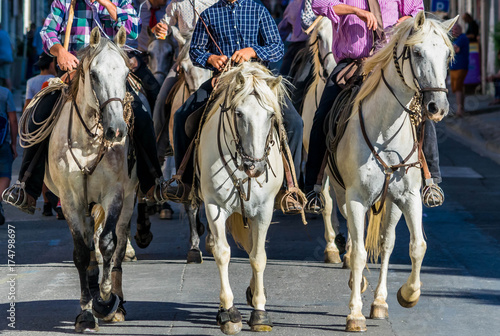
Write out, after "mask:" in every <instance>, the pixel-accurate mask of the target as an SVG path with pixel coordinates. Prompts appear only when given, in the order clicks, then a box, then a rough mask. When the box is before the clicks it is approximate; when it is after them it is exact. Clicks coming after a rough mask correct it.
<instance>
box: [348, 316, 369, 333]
mask: <svg viewBox="0 0 500 336" xmlns="http://www.w3.org/2000/svg"><path fill="white" fill-rule="evenodd" d="M345 331H348V332H360V331H366V319H365V317H364V316H361V317H350V315H349V316H347V323H346V325H345Z"/></svg>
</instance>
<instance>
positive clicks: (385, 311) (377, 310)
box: [370, 303, 389, 320]
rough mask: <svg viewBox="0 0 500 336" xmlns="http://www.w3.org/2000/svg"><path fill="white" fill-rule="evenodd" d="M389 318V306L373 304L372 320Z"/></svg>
mask: <svg viewBox="0 0 500 336" xmlns="http://www.w3.org/2000/svg"><path fill="white" fill-rule="evenodd" d="M388 317H389V306H388V305H387V303H386V304H375V303H372V307H371V309H370V318H371V319H374V320H384V319H386V318H388Z"/></svg>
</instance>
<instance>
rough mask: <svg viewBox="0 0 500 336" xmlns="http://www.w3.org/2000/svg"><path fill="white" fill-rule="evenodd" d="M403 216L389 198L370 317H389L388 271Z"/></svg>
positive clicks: (383, 223) (383, 224)
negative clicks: (399, 222)
mask: <svg viewBox="0 0 500 336" xmlns="http://www.w3.org/2000/svg"><path fill="white" fill-rule="evenodd" d="M400 218H401V210H400V209H399V208H398V207H397V206H396V205H395V204H394V203H392V202H390V201H389V200H387V202H386V212H385V216H384V218H383V219H382V221H383V222H382V230H381V232H380V234H381V236H382V237H383V238H382V243H381V247H380V249H381V256H380V275H379V280H378V285H377V288H376V289H375V295H374V300H373V303H372V307H371V310H370V318H372V319H384V318H387V317H389V306H388V305H387V302H386V300H387V271H388V268H389V258H390V257H391V253H392V250H393V248H394V241H395V240H396V232H395V231H396V225H397V224H398V221H399V219H400Z"/></svg>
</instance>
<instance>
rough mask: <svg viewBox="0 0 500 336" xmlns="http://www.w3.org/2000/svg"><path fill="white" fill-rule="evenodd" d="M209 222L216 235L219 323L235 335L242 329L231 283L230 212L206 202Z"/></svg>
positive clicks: (225, 330)
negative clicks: (227, 229)
mask: <svg viewBox="0 0 500 336" xmlns="http://www.w3.org/2000/svg"><path fill="white" fill-rule="evenodd" d="M205 212H206V214H207V220H208V224H209V226H210V230H211V232H212V234H213V237H214V243H215V245H214V248H213V255H214V259H215V262H216V264H217V267H218V269H219V276H220V284H221V290H220V296H219V298H220V308H219V312H218V313H217V324H219V326H220V328H221V331H222V332H223V333H224V334H228V335H234V334H237V333H239V332H240V331H241V328H242V327H243V325H242V323H241V315H240V313H239V311H238V309H237V308H236V307H234V302H233V300H234V296H233V291H232V290H231V286H230V284H229V272H228V267H229V261H230V259H231V248H230V247H229V244H228V242H227V238H226V219H227V218H228V214H227V213H226V212H225V211H222V209H221V208H220V207H218V206H217V205H215V204H209V203H205Z"/></svg>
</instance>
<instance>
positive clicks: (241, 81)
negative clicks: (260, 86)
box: [236, 72, 245, 87]
mask: <svg viewBox="0 0 500 336" xmlns="http://www.w3.org/2000/svg"><path fill="white" fill-rule="evenodd" d="M236 83H237V85H236V87H242V86H243V85H245V76H243V74H242V73H241V72H237V73H236Z"/></svg>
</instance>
